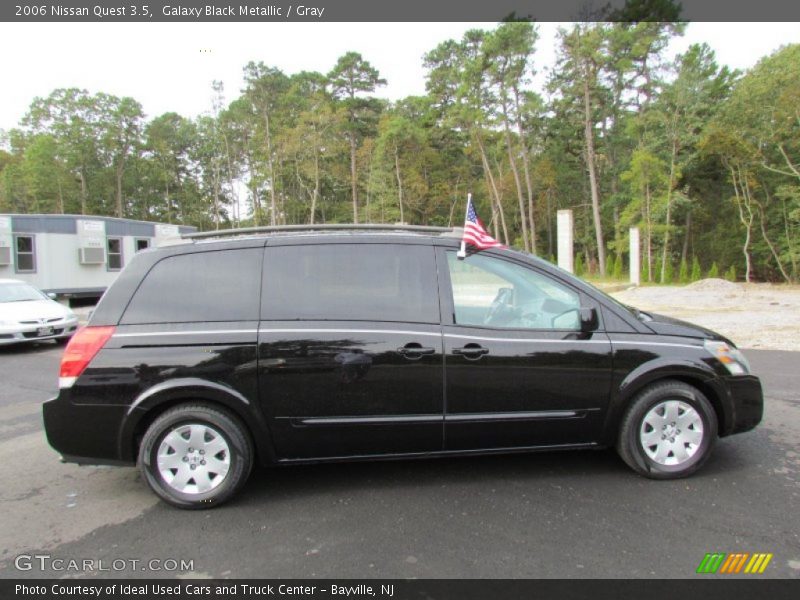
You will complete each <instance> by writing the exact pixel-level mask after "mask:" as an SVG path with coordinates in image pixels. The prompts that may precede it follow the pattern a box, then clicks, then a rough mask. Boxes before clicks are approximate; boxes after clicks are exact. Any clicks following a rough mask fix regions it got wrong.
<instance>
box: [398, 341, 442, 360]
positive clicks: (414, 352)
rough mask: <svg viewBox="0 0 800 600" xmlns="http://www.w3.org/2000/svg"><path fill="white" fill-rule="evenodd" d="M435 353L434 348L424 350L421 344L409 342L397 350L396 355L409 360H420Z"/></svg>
mask: <svg viewBox="0 0 800 600" xmlns="http://www.w3.org/2000/svg"><path fill="white" fill-rule="evenodd" d="M435 352H436V348H426V347H423V346H422V345H421V344H417V343H416V342H411V343H410V344H406V345H405V346H403V347H402V348H398V349H397V353H398V354H400V355H402V356H405V357H406V358H410V359H414V358H422V357H423V356H425V355H426V354H434V353H435Z"/></svg>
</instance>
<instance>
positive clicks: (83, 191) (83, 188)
mask: <svg viewBox="0 0 800 600" xmlns="http://www.w3.org/2000/svg"><path fill="white" fill-rule="evenodd" d="M78 177H79V178H80V180H81V214H82V215H85V214H86V194H87V191H86V175H85V174H84V173H83V169H81V170H80V171H79V172H78Z"/></svg>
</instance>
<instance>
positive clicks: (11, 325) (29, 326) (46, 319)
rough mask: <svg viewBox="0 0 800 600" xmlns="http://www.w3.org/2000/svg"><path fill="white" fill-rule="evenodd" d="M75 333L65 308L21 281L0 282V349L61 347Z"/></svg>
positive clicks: (72, 316)
mask: <svg viewBox="0 0 800 600" xmlns="http://www.w3.org/2000/svg"><path fill="white" fill-rule="evenodd" d="M77 329H78V317H77V315H76V314H75V313H74V312H72V311H71V310H70V309H69V308H67V307H66V306H63V305H62V304H59V303H58V302H56V301H55V300H54V299H53V298H52V297H50V296H48V295H47V294H45V293H44V292H41V291H39V290H37V289H36V288H35V287H33V286H31V285H28V284H27V283H25V282H24V281H19V280H17V279H0V346H4V345H7V344H17V343H20V342H33V341H40V340H56V341H58V342H62V343H65V342H66V341H67V340H69V338H71V337H72V335H73V334H74V333H75V331H76V330H77Z"/></svg>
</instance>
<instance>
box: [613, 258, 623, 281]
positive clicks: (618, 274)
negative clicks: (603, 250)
mask: <svg viewBox="0 0 800 600" xmlns="http://www.w3.org/2000/svg"><path fill="white" fill-rule="evenodd" d="M622 269H623V266H622V255H621V254H617V259H616V260H615V261H614V279H622Z"/></svg>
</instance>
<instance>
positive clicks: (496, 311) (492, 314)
mask: <svg viewBox="0 0 800 600" xmlns="http://www.w3.org/2000/svg"><path fill="white" fill-rule="evenodd" d="M513 294H514V290H512V289H511V288H500V289H499V290H497V296H495V298H494V300H492V303H491V304H490V305H489V310H487V311H486V316H485V317H484V318H483V324H484V325H499V324H504V323H507V322H508V321H509V320H510V319H513V318H514V317H516V311H515V310H514V307H513V306H511V298H512V296H513Z"/></svg>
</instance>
